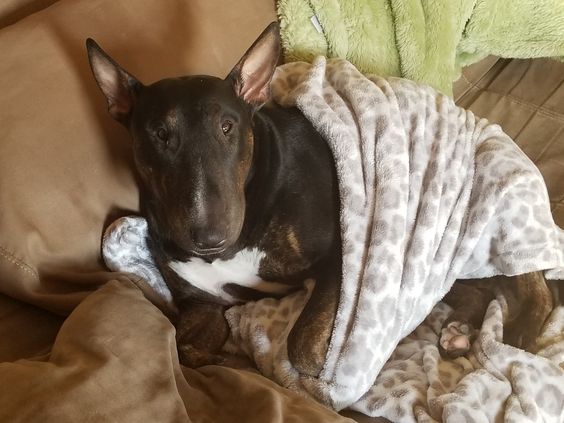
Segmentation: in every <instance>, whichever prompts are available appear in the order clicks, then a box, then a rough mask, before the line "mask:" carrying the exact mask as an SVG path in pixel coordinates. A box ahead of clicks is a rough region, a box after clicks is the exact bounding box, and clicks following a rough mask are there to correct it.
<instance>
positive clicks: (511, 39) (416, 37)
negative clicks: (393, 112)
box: [278, 0, 564, 95]
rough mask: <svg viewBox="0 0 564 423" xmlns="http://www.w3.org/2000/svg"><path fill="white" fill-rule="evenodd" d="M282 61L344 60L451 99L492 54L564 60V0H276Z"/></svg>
mask: <svg viewBox="0 0 564 423" xmlns="http://www.w3.org/2000/svg"><path fill="white" fill-rule="evenodd" d="M278 16H279V19H280V26H281V36H282V43H283V47H284V53H285V60H286V61H296V60H305V61H311V59H313V57H315V56H317V55H324V56H327V57H341V58H345V59H347V60H349V61H350V62H352V63H353V64H354V65H355V66H356V67H357V68H358V69H360V70H361V71H362V72H364V73H367V74H371V73H374V74H379V75H383V76H388V75H393V76H401V77H404V78H408V79H412V80H414V81H417V82H421V83H425V84H428V85H431V86H432V87H434V88H436V89H438V90H439V91H441V92H443V93H446V94H449V95H451V94H452V81H454V80H456V79H457V78H458V76H459V74H460V69H461V67H462V66H466V65H469V64H471V63H474V62H476V61H478V60H480V59H482V58H484V57H486V56H488V55H490V54H493V55H496V56H500V57H508V58H509V57H511V58H534V57H555V58H562V57H564V0H278Z"/></svg>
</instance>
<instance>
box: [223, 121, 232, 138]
mask: <svg viewBox="0 0 564 423" xmlns="http://www.w3.org/2000/svg"><path fill="white" fill-rule="evenodd" d="M231 128H233V122H231V121H230V120H224V121H223V123H222V124H221V130H222V131H223V133H224V134H225V135H227V134H228V133H229V132H231Z"/></svg>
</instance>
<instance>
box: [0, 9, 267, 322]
mask: <svg viewBox="0 0 564 423" xmlns="http://www.w3.org/2000/svg"><path fill="white" fill-rule="evenodd" d="M274 19H275V13H274V6H273V4H272V3H271V2H270V1H267V0H247V1H244V2H239V3H238V5H237V7H236V8H233V7H230V8H225V7H224V3H223V2H222V1H220V0H212V1H210V0H192V1H184V0H170V1H167V2H162V1H159V0H146V1H144V2H142V5H141V3H140V2H138V1H135V0H120V1H119V2H116V1H113V0H73V1H59V2H57V3H55V4H54V5H52V6H51V7H48V8H46V9H44V10H42V11H41V12H38V13H36V14H33V15H31V16H28V17H27V18H26V19H23V20H21V21H19V22H18V23H16V24H14V25H11V26H8V27H5V28H3V29H1V30H0V52H2V59H1V60H0V74H1V75H2V78H0V92H2V96H0V128H2V135H1V138H0V204H1V206H0V207H1V208H0V292H3V293H5V294H8V295H10V296H12V297H15V298H18V299H21V300H24V301H26V302H31V303H34V304H36V305H40V306H42V307H45V308H48V309H51V310H54V311H57V312H61V313H64V312H68V311H69V310H71V309H72V308H73V307H75V306H76V304H77V303H78V302H79V301H80V300H81V299H82V298H83V297H84V295H85V294H86V293H87V292H89V291H90V290H92V289H93V288H94V287H96V286H98V285H99V284H100V283H103V282H105V281H106V280H107V279H108V274H107V273H106V272H105V270H104V267H103V265H102V263H101V260H100V239H101V235H102V232H103V229H104V225H105V224H106V223H107V222H108V221H110V220H113V218H115V217H116V216H117V215H120V214H123V213H129V212H131V211H135V210H136V209H137V207H138V198H137V197H138V193H137V189H136V185H135V180H134V175H133V173H132V170H131V169H132V167H131V152H130V145H129V139H128V135H127V132H126V130H125V129H124V128H122V127H121V126H120V125H119V124H118V123H116V122H114V121H113V120H112V119H111V118H110V116H109V115H108V114H107V112H106V103H105V99H104V98H103V96H102V94H101V93H100V92H99V90H98V88H97V86H96V84H95V82H94V79H93V77H92V76H91V74H90V69H89V66H88V61H87V57H86V52H85V47H84V41H85V39H86V38H87V37H93V38H95V39H96V40H97V41H98V42H99V43H100V44H101V45H102V46H103V48H104V49H106V51H108V52H109V53H110V54H111V55H112V56H113V57H114V58H115V59H116V60H117V61H119V62H120V64H122V65H123V66H124V67H125V68H127V69H128V70H130V71H131V72H132V73H133V74H134V75H136V76H137V77H138V78H140V79H141V80H142V81H143V82H145V83H150V82H153V81H155V80H157V79H160V78H163V77H166V76H171V75H182V74H186V73H210V74H215V75H219V76H222V75H225V74H226V73H227V72H228V71H229V69H230V68H231V66H232V65H233V64H234V62H236V60H237V59H238V57H239V56H240V55H241V54H242V53H243V52H244V50H245V49H246V48H247V47H248V46H249V45H250V43H251V42H252V41H253V40H254V39H255V38H256V36H257V35H258V34H259V33H260V31H261V30H262V29H263V28H264V27H265V26H266V25H267V24H268V23H269V22H270V21H272V20H274Z"/></svg>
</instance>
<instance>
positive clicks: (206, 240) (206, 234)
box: [190, 228, 227, 251]
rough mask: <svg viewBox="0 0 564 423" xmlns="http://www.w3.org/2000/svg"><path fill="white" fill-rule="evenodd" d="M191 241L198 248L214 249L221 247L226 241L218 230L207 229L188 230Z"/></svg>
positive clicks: (204, 249)
mask: <svg viewBox="0 0 564 423" xmlns="http://www.w3.org/2000/svg"><path fill="white" fill-rule="evenodd" d="M190 235H191V237H192V242H193V243H194V245H195V246H196V248H198V249H199V250H202V251H206V250H215V249H218V248H221V247H223V246H224V245H225V243H226V242H227V239H226V237H225V235H224V234H223V233H221V232H219V231H211V230H209V229H203V230H202V229H196V228H193V229H191V230H190Z"/></svg>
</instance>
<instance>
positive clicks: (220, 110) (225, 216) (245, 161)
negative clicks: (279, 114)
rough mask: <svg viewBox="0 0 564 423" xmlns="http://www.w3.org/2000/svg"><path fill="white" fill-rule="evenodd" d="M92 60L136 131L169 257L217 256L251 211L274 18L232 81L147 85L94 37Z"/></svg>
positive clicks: (146, 190)
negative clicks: (257, 127) (257, 124)
mask: <svg viewBox="0 0 564 423" xmlns="http://www.w3.org/2000/svg"><path fill="white" fill-rule="evenodd" d="M86 46H87V50H88V56H89V59H90V66H91V68H92V72H93V73H94V77H95V78H96V81H97V82H98V85H99V87H100V89H101V90H102V92H103V93H104V95H105V96H106V99H107V101H108V110H109V113H110V115H112V116H113V117H114V118H115V119H116V120H118V121H119V122H121V123H122V124H124V125H125V126H126V127H127V128H128V129H129V131H130V133H131V136H132V138H133V148H134V157H135V163H136V167H137V170H138V173H139V176H140V180H141V184H142V187H141V188H142V192H143V196H144V199H143V200H144V201H143V202H144V206H145V208H146V210H145V212H146V213H147V217H148V219H149V223H150V225H152V226H153V228H152V230H153V231H152V232H153V233H155V234H156V235H157V236H158V238H159V240H160V244H161V246H162V247H163V248H164V250H165V251H166V252H167V253H169V254H170V255H171V256H176V257H179V256H185V255H192V254H195V255H200V256H206V255H211V254H218V253H220V252H221V251H223V250H225V249H226V248H228V247H229V246H231V245H233V244H234V243H235V242H236V241H237V239H238V237H239V235H240V233H241V229H242V227H243V222H244V219H245V184H246V181H247V178H248V176H249V171H250V168H251V163H252V156H253V150H254V139H253V130H252V117H253V114H254V112H255V111H256V110H257V109H258V108H259V107H260V106H262V105H263V104H264V103H265V102H266V101H267V100H268V97H269V85H270V80H271V78H272V75H273V73H274V70H275V67H276V63H277V61H278V56H279V52H280V42H279V34H278V25H277V24H275V23H272V24H270V25H269V26H268V27H267V28H266V29H265V30H264V32H263V33H262V34H261V35H260V36H259V38H258V39H257V40H256V41H255V42H254V44H253V45H252V46H251V47H250V48H249V50H248V51H247V52H246V53H245V54H244V55H243V57H242V58H241V59H240V60H239V62H238V63H237V64H236V65H235V67H234V68H233V70H232V71H231V72H230V73H229V75H228V76H227V77H226V78H225V79H219V78H215V77H212V76H187V77H182V78H169V79H163V80H160V81H158V82H155V83H154V84H151V85H148V86H145V85H143V84H142V83H141V82H139V81H138V80H137V79H136V78H135V77H133V76H132V75H131V74H130V73H128V72H126V71H125V70H124V69H122V68H121V67H120V66H119V65H118V64H117V63H116V62H114V61H113V60H112V59H111V58H110V57H109V56H108V55H107V54H106V53H105V52H104V51H103V50H102V49H101V48H100V47H99V46H98V45H97V44H96V43H95V42H94V41H93V40H91V39H88V40H87V42H86Z"/></svg>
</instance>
